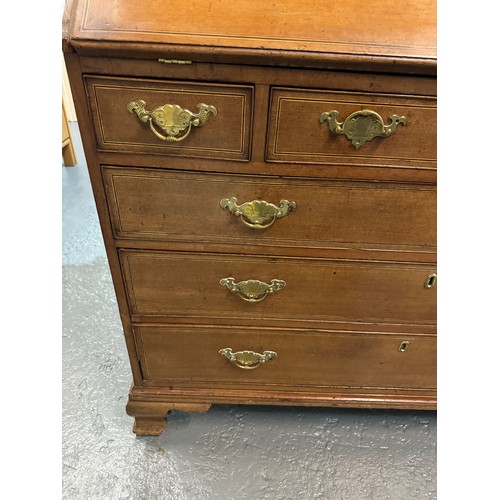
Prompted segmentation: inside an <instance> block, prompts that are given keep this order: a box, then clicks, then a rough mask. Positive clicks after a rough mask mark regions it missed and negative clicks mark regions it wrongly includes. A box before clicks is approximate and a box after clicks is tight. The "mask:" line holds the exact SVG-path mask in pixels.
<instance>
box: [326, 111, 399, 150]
mask: <svg viewBox="0 0 500 500" xmlns="http://www.w3.org/2000/svg"><path fill="white" fill-rule="evenodd" d="M338 114H339V112H338V111H335V110H334V111H325V112H324V113H321V116H320V117H319V121H320V123H323V122H325V121H326V122H328V126H329V127H330V130H331V131H332V132H333V133H334V134H339V135H345V136H347V138H348V139H349V140H350V141H351V142H352V143H353V144H354V146H355V148H356V149H359V148H360V147H361V146H362V145H363V144H365V143H366V142H368V141H371V140H372V139H373V138H374V137H389V136H390V135H391V134H393V133H394V131H395V130H396V127H397V126H398V125H399V124H401V125H406V118H405V117H404V116H398V115H391V116H390V117H389V120H390V121H391V123H390V124H389V125H384V120H383V118H382V117H381V116H380V115H379V114H378V113H375V111H370V110H369V109H362V110H361V111H356V112H354V113H352V114H350V115H349V116H348V117H347V118H346V119H345V121H343V122H339V121H338V120H337V116H338Z"/></svg>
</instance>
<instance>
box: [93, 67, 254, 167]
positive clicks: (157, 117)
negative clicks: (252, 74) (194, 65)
mask: <svg viewBox="0 0 500 500" xmlns="http://www.w3.org/2000/svg"><path fill="white" fill-rule="evenodd" d="M85 85H86V89H87V95H88V99H89V102H90V107H91V111H92V116H93V120H94V126H95V131H96V139H97V148H98V149H99V150H100V151H125V152H127V151H128V152H134V153H160V154H165V155H174V156H179V155H181V156H183V157H196V158H218V159H232V160H248V159H249V151H250V129H251V120H252V108H253V104H252V101H253V87H250V86H243V85H218V84H208V83H203V84H202V83H192V82H177V81H176V82H170V81H164V80H161V81H160V80H140V79H134V80H129V79H124V78H106V77H86V78H85ZM140 101H142V102H143V103H144V104H143V105H142V108H141V106H140V105H139V104H138V103H139V102H140ZM132 103H135V104H132ZM202 104H204V105H207V107H205V108H203V107H200V106H199V105H202ZM160 108H161V109H160ZM155 110H157V111H156V112H155V113H153V111H155ZM186 110H187V112H186ZM141 113H142V114H141ZM152 113H153V114H152ZM189 113H192V114H193V115H195V117H191V118H189ZM153 115H154V118H152V117H153ZM141 116H142V118H141ZM143 120H144V121H143ZM162 127H163V128H162ZM162 137H163V138H162Z"/></svg>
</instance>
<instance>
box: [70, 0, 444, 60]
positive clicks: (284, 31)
mask: <svg viewBox="0 0 500 500" xmlns="http://www.w3.org/2000/svg"><path fill="white" fill-rule="evenodd" d="M69 1H70V3H71V4H72V5H71V6H68V8H67V14H66V15H67V18H68V23H69V24H68V26H67V28H66V29H67V33H66V37H67V41H68V43H69V45H70V46H73V48H75V49H76V50H77V51H78V49H79V48H81V47H85V46H87V47H88V46H92V45H95V43H96V42H97V41H99V42H100V43H101V44H102V42H110V45H113V44H114V43H115V42H122V44H124V43H125V44H132V45H135V46H137V44H139V46H142V47H143V49H142V50H144V47H145V45H144V44H149V45H156V46H158V45H164V44H168V45H169V46H172V47H173V46H178V47H181V46H183V47H185V48H186V46H189V47H191V49H192V51H193V52H196V51H197V49H201V50H207V49H208V48H210V50H211V51H212V52H213V53H214V54H217V53H218V52H221V53H222V52H228V51H229V50H231V49H232V50H235V51H239V53H247V52H249V53H252V52H254V53H258V52H259V51H260V52H263V51H267V52H268V53H273V52H274V53H275V54H277V53H281V55H282V56H283V55H285V54H286V53H299V52H300V53H301V54H302V55H303V56H304V57H306V58H307V56H308V54H309V55H311V56H313V55H314V57H316V58H318V57H319V58H321V56H324V57H326V58H332V57H335V56H337V57H350V58H356V57H358V58H359V57H361V58H365V59H366V58H367V57H368V58H377V57H379V58H380V57H382V58H392V59H394V60H395V61H394V62H397V60H398V59H404V60H405V61H411V60H420V61H422V60H423V61H424V62H425V61H428V62H429V63H431V64H432V63H435V60H436V1H435V0H405V1H396V2H394V1H388V0H370V1H368V2H348V1H346V0H344V1H342V2H341V1H338V0H252V1H248V0H185V1H182V2H174V3H172V2H167V1H166V0H141V1H139V0H69ZM69 20H70V22H69Z"/></svg>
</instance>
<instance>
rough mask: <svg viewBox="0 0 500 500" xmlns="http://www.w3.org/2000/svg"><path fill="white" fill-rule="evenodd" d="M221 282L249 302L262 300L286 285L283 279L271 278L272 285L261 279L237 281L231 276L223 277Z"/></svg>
mask: <svg viewBox="0 0 500 500" xmlns="http://www.w3.org/2000/svg"><path fill="white" fill-rule="evenodd" d="M220 284H221V285H222V286H225V287H227V288H228V289H229V290H231V292H233V293H237V294H238V295H239V296H240V297H241V298H242V299H243V300H246V301H247V302H260V301H261V300H264V299H265V298H266V297H267V296H268V295H269V294H270V293H274V292H277V291H278V290H281V289H282V288H283V287H284V286H285V285H286V283H285V282H284V281H283V280H271V284H270V285H268V284H267V283H264V282H263V281H259V280H247V281H240V282H239V283H235V281H234V278H231V277H228V278H224V279H221V280H220Z"/></svg>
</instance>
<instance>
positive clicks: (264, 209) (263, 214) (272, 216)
mask: <svg viewBox="0 0 500 500" xmlns="http://www.w3.org/2000/svg"><path fill="white" fill-rule="evenodd" d="M220 206H221V207H222V208H223V209H224V210H229V211H230V212H231V213H232V214H233V215H235V216H236V217H239V218H240V220H241V222H243V224H245V225H247V226H248V227H251V228H253V229H265V228H266V227H269V226H272V225H273V224H274V221H275V220H276V219H279V218H281V217H285V215H288V214H289V213H290V212H291V211H292V210H293V209H294V208H296V207H297V204H296V203H295V202H294V201H288V200H281V201H280V203H279V205H278V206H276V205H273V204H272V203H268V202H267V201H264V200H253V201H247V202H246V203H243V204H242V205H237V204H236V198H235V197H234V196H233V197H232V198H224V199H222V200H221V201H220Z"/></svg>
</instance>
